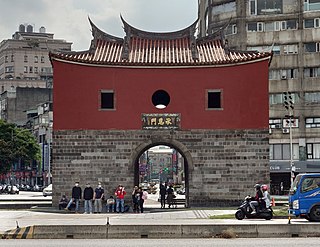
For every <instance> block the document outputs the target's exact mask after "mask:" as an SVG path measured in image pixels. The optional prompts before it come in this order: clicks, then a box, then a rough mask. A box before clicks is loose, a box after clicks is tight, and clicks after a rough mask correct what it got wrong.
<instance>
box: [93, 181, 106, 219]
mask: <svg viewBox="0 0 320 247" xmlns="http://www.w3.org/2000/svg"><path fill="white" fill-rule="evenodd" d="M103 198H104V189H103V188H102V185H101V183H100V182H99V183H98V187H97V188H96V189H95V190H94V195H93V200H94V213H99V214H100V213H102V200H103Z"/></svg>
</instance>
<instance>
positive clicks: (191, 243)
mask: <svg viewBox="0 0 320 247" xmlns="http://www.w3.org/2000/svg"><path fill="white" fill-rule="evenodd" d="M319 241H320V238H276V239H275V238H260V239H259V238H255V239H248V238H247V239H246V238H242V239H212V238H211V239H192V240H190V239H99V240H97V239H90V240H85V239H84V240H83V239H62V240H60V239H59V240H55V239H53V240H50V241H48V240H47V239H44V240H35V239H30V240H29V239H27V240H0V246H3V247H21V246H23V247H34V246H46V247H57V246H59V247H63V246H69V247H73V246H74V247H91V246H92V247H100V246H101V247H105V246H110V247H130V246H134V247H136V246H139V247H150V246H153V247H157V246H160V247H164V246H166V247H169V246H174V247H186V246H188V247H209V246H210V247H212V246H219V247H234V246H237V247H248V246H259V247H270V246H281V247H287V246H288V247H289V246H290V247H295V246H297V247H301V246H308V247H313V246H319Z"/></svg>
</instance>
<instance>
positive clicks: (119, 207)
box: [114, 184, 127, 213]
mask: <svg viewBox="0 0 320 247" xmlns="http://www.w3.org/2000/svg"><path fill="white" fill-rule="evenodd" d="M114 194H115V196H116V211H117V213H119V212H121V213H124V196H125V195H126V194H127V193H126V191H125V188H124V187H123V186H122V185H121V184H119V186H118V187H117V189H116V191H115V192H114Z"/></svg>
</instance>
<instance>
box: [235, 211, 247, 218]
mask: <svg viewBox="0 0 320 247" xmlns="http://www.w3.org/2000/svg"><path fill="white" fill-rule="evenodd" d="M235 217H236V219H237V220H243V219H244V217H245V215H244V212H243V211H242V210H240V209H239V210H238V211H237V212H236V213H235Z"/></svg>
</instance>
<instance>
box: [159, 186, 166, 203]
mask: <svg viewBox="0 0 320 247" xmlns="http://www.w3.org/2000/svg"><path fill="white" fill-rule="evenodd" d="M166 194H167V185H166V184H160V202H161V208H165V207H166Z"/></svg>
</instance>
